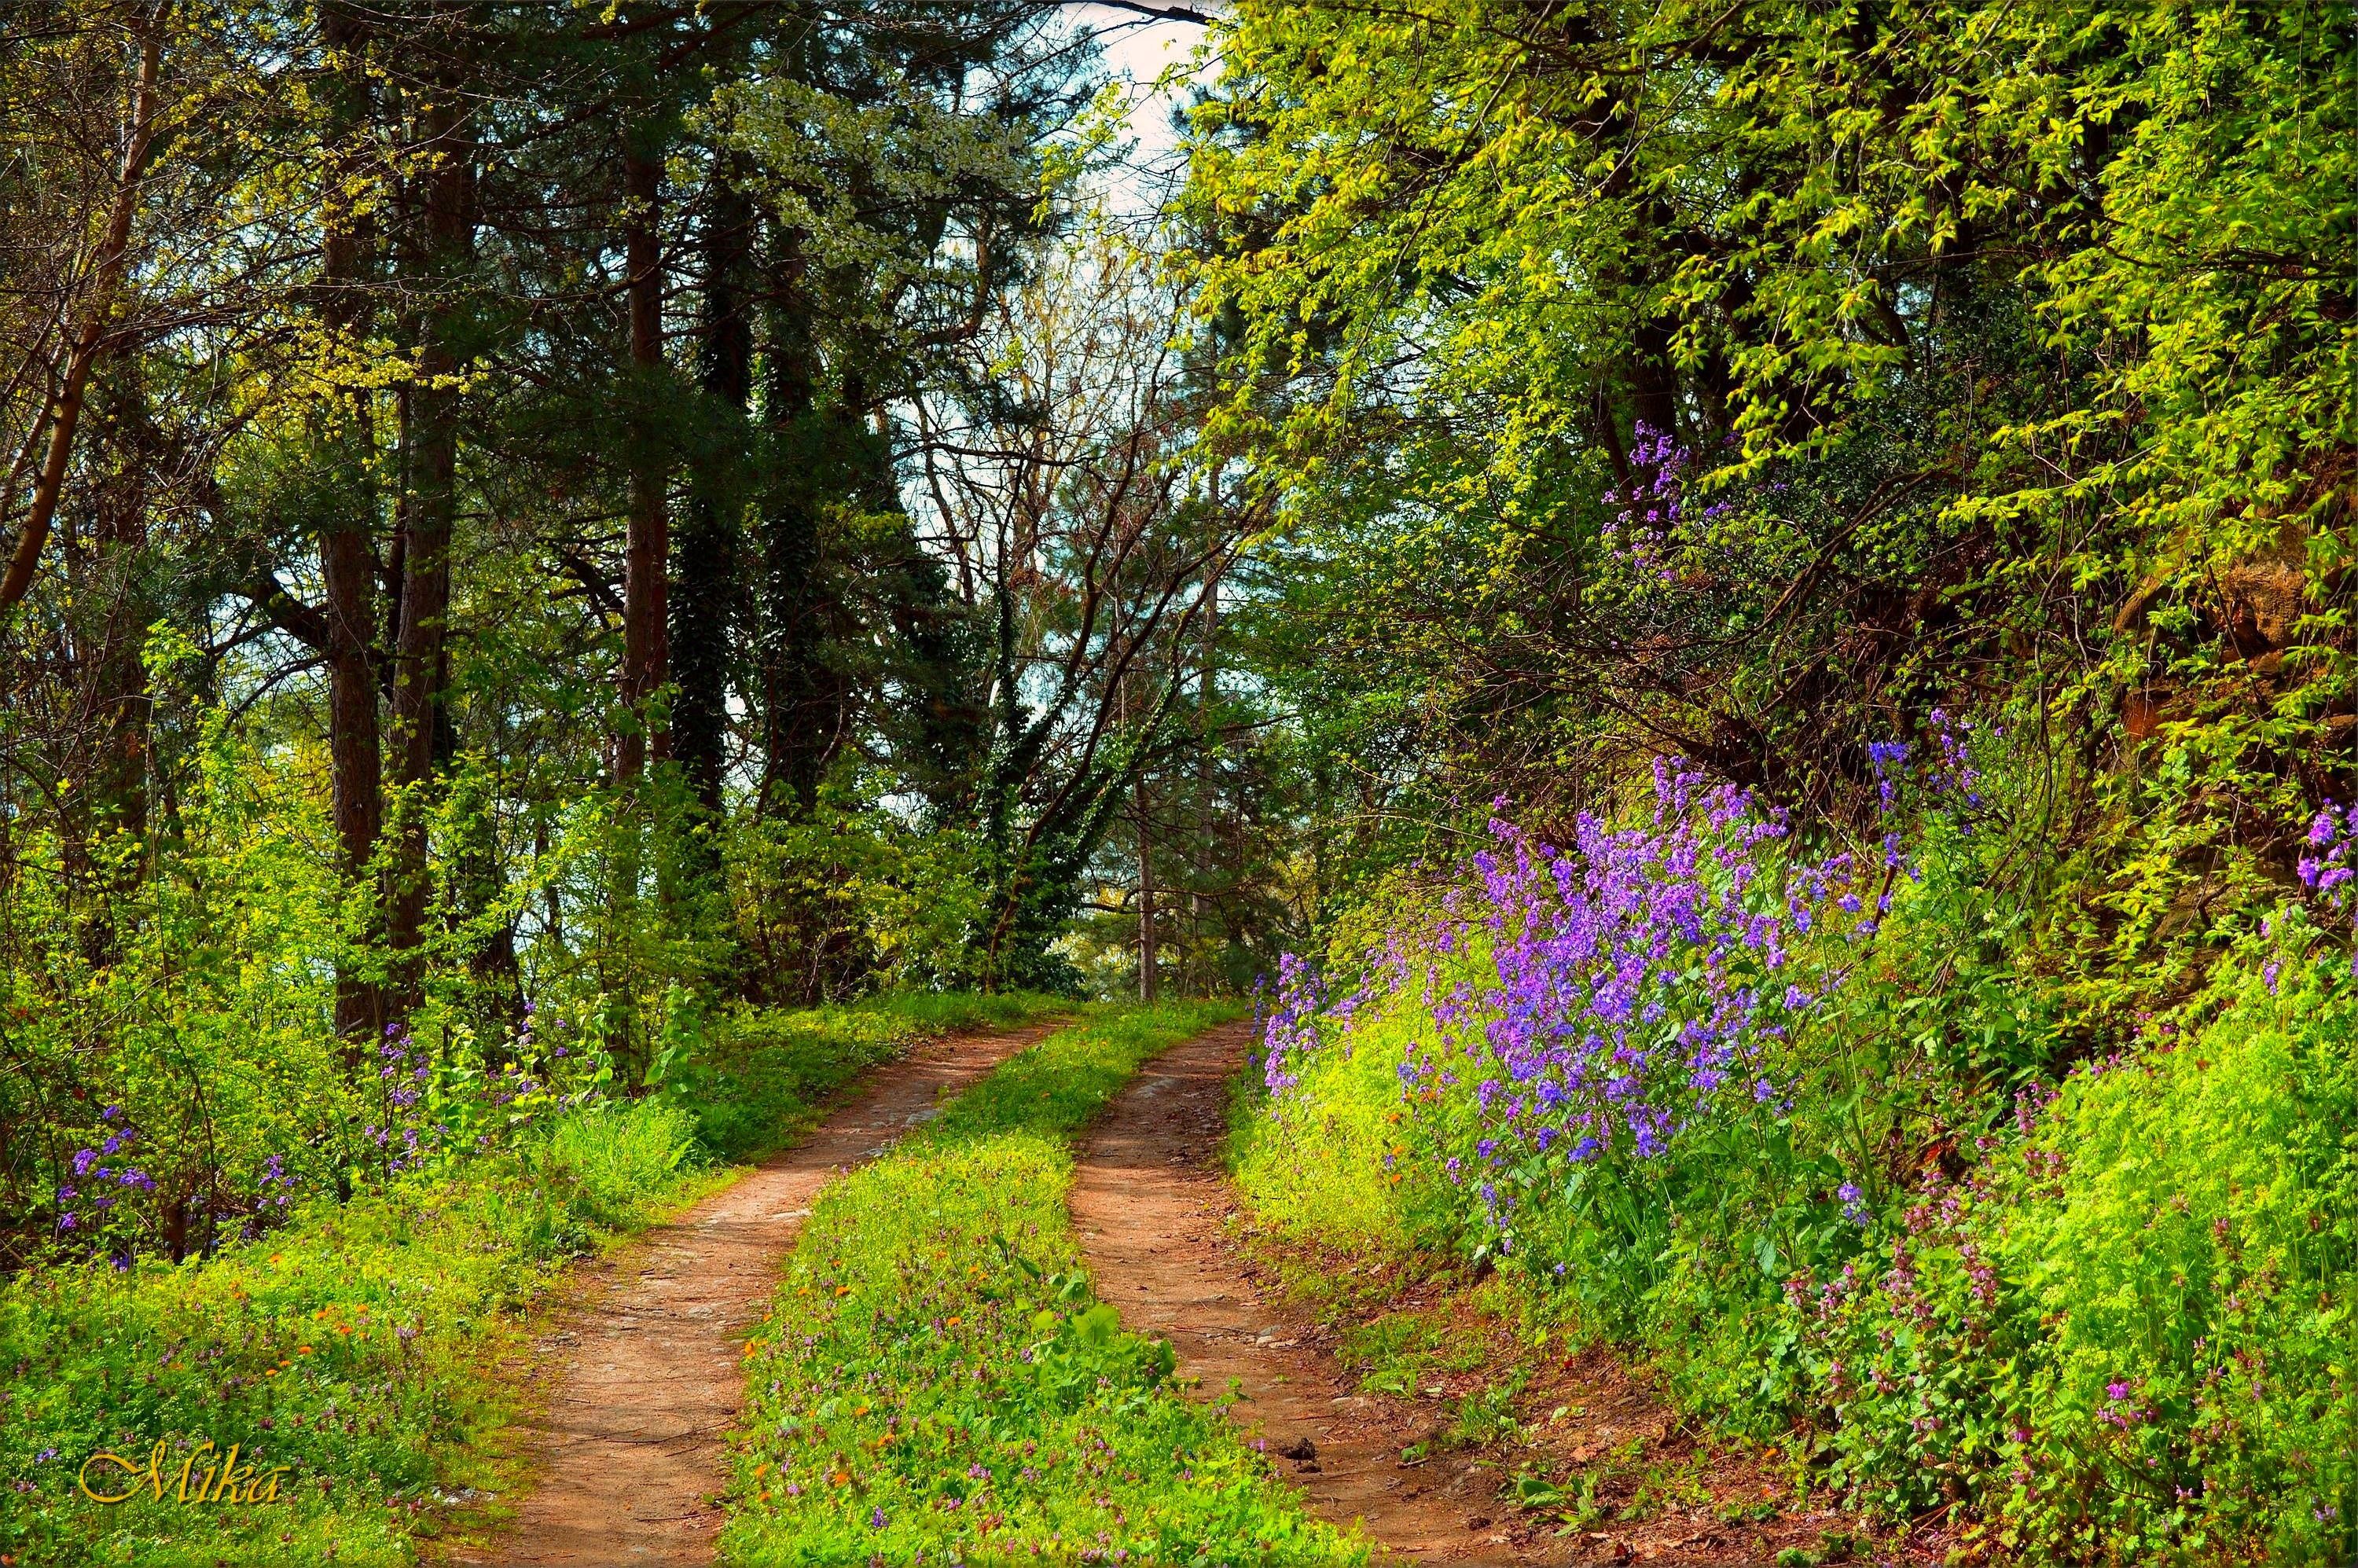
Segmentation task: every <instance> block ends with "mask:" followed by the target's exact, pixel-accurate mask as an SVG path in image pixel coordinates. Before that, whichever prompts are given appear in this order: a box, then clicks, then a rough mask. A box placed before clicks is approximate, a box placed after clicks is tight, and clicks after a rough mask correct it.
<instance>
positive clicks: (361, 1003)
mask: <svg viewBox="0 0 2358 1568" xmlns="http://www.w3.org/2000/svg"><path fill="white" fill-rule="evenodd" d="M320 33H321V39H322V41H323V42H324V43H325V44H326V45H327V46H328V49H329V50H330V53H331V54H333V55H334V56H335V57H336V65H335V68H334V69H335V70H336V71H337V74H338V76H339V78H340V81H338V83H337V89H336V91H337V92H338V94H339V97H338V103H337V107H338V110H339V113H338V115H337V119H338V121H339V125H338V127H337V128H338V130H339V131H340V132H341V146H338V148H337V149H336V154H335V158H334V162H333V164H332V166H331V167H332V168H333V169H334V173H335V176H336V178H332V179H331V180H330V199H329V200H330V209H329V211H328V214H327V246H326V254H325V257H324V263H325V265H324V271H325V274H326V279H325V281H326V289H325V293H324V296H323V297H322V299H321V304H320V312H319V313H320V317H321V319H322V320H323V321H324V323H325V324H326V326H327V329H328V332H329V334H330V337H331V338H343V337H346V336H349V335H350V334H352V332H353V330H354V329H355V327H356V326H357V325H358V323H359V321H360V319H361V316H362V310H363V303H362V294H361V289H362V282H363V269H364V266H365V262H366V257H367V253H368V244H369V239H370V236H369V232H368V228H367V220H366V219H365V218H364V217H362V216H361V215H359V214H357V213H355V212H353V211H352V209H351V205H350V203H349V200H347V198H346V197H345V196H344V194H343V187H344V185H345V183H346V181H348V180H349V179H351V178H352V177H353V176H355V175H356V174H357V173H358V169H357V168H356V164H357V158H356V157H354V156H353V154H352V145H353V143H352V139H353V138H354V137H355V136H356V135H357V134H358V132H359V130H360V128H361V124H362V120H363V118H364V116H365V114H366V112H367V104H368V85H367V81H368V78H367V73H366V70H365V64H364V62H363V61H362V59H360V58H359V57H360V52H361V50H362V49H364V48H365V47H366V43H367V36H366V31H365V27H364V25H363V24H362V22H361V21H360V19H359V17H358V16H357V15H356V13H354V12H353V11H352V9H351V8H349V7H348V6H344V5H330V6H329V7H327V8H326V10H325V11H324V12H323V14H322V16H321V18H320ZM341 413H342V415H343V416H344V417H345V418H346V419H348V420H349V421H350V427H349V428H348V429H344V430H340V431H338V432H337V433H336V434H337V436H338V437H339V438H341V439H342V440H343V441H344V442H345V443H347V444H348V445H352V444H357V445H359V446H360V448H361V454H360V455H361V465H360V468H359V471H358V472H357V473H356V474H355V479H356V480H357V481H360V490H359V493H358V494H357V496H356V497H355V498H354V500H355V504H354V505H353V506H352V509H351V510H350V511H349V512H348V513H347V514H345V515H344V516H342V517H341V518H338V519H336V520H335V521H334V522H333V523H332V524H330V526H328V527H327V528H324V529H323V530H321V534H320V538H319V566H320V576H321V578H322V579H323V582H324V586H325V588H326V590H327V612H326V614H325V616H324V617H323V621H324V622H325V628H324V629H325V631H326V633H327V645H326V648H325V649H324V652H325V653H326V654H327V659H328V758H329V767H330V777H331V782H332V786H333V791H334V801H333V812H334V818H335V828H336V842H337V845H338V847H339V848H340V849H341V854H342V862H343V871H344V874H345V875H346V876H347V877H349V878H352V879H355V880H358V879H361V878H364V877H366V876H367V875H368V874H369V866H370V860H371V859H372V858H373V856H374V855H375V853H376V844H377V836H378V834H379V832H380V831H381V830H382V828H383V826H384V772H383V770H384V759H383V757H382V755H381V753H380V748H379V742H378V734H377V671H376V667H375V665H376V661H375V657H374V652H375V642H376V617H377V606H376V569H377V568H376V549H375V543H374V539H373V534H374V525H375V511H376V499H375V494H374V492H373V487H370V486H367V485H366V483H365V474H366V465H367V463H368V460H369V458H370V456H371V455H372V454H370V453H369V452H368V450H367V449H368V448H369V447H371V446H373V444H374V443H373V439H372V438H371V437H370V435H369V418H370V406H369V394H367V393H365V392H362V393H361V394H359V395H356V396H354V397H353V398H352V400H351V402H350V406H348V407H347V408H346V409H344V410H342V411H341ZM383 1028H384V997H383V995H382V993H381V992H380V991H379V989H378V988H377V987H376V985H375V984H374V983H373V981H372V980H370V979H368V978H367V977H366V976H364V975H360V974H352V973H344V972H341V971H340V972H339V973H338V975H337V977H336V1033H337V1035H338V1036H339V1037H340V1038H341V1039H342V1040H344V1041H345V1042H347V1044H346V1055H347V1057H348V1062H347V1065H357V1063H358V1060H359V1056H358V1052H359V1050H360V1049H361V1047H362V1045H363V1044H366V1043H367V1042H370V1041H373V1040H374V1039H375V1038H376V1036H377V1034H378V1033H379V1032H380V1031H382V1030H383Z"/></svg>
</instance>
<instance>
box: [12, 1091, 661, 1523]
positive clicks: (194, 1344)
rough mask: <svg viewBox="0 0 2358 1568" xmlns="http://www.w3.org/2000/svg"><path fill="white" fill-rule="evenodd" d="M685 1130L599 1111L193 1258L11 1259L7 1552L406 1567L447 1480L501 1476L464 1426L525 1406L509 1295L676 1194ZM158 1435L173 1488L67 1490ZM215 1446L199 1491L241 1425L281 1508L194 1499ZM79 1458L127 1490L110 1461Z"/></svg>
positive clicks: (644, 1107) (654, 1212)
mask: <svg viewBox="0 0 2358 1568" xmlns="http://www.w3.org/2000/svg"><path fill="white" fill-rule="evenodd" d="M688 1147H689V1145H688V1141H687V1121H686V1119H685V1118H684V1117H683V1116H682V1115H681V1114H680V1113H678V1112H677V1111H676V1110H674V1109H672V1108H668V1107H665V1106H663V1105H661V1104H658V1103H643V1104H641V1105H637V1106H633V1107H630V1108H616V1107H611V1106H607V1105H602V1104H592V1105H590V1106H586V1107H583V1108H579V1109H577V1110H570V1111H567V1112H564V1113H562V1114H560V1115H558V1116H557V1118H556V1119H555V1120H554V1121H553V1122H552V1123H551V1124H550V1125H549V1127H548V1128H547V1130H546V1131H545V1132H535V1134H533V1135H532V1136H530V1137H527V1138H525V1139H524V1140H522V1141H518V1142H516V1143H515V1144H514V1145H513V1146H512V1147H509V1148H507V1149H503V1150H502V1151H500V1152H497V1153H495V1154H491V1155H486V1156H482V1157H480V1158H476V1159H471V1160H463V1161H460V1162H454V1163H449V1164H443V1165H438V1166H436V1167H435V1168H433V1169H431V1170H421V1171H418V1172H416V1173H411V1174H407V1175H405V1176H402V1177H399V1178H396V1179H395V1180H394V1181H393V1182H391V1183H388V1184H385V1185H384V1186H383V1187H381V1188H379V1189H377V1190H374V1191H371V1192H368V1193H365V1194H363V1195H360V1196H358V1197H355V1198H354V1199H353V1200H352V1201H351V1202H349V1203H345V1204H338V1203H336V1202H335V1201H334V1200H333V1198H332V1197H325V1198H320V1199H316V1200H312V1201H310V1202H308V1203H306V1204H305V1205H304V1206H302V1207H300V1208H299V1209H297V1210H296V1211H294V1212H293V1214H292V1216H291V1217H290V1219H289V1222H288V1223H287V1226H286V1227H285V1228H284V1229H283V1230H280V1231H276V1232H274V1233H272V1234H271V1235H269V1236H267V1237H265V1238H261V1239H258V1240H253V1241H246V1242H242V1243H236V1244H233V1245H231V1246H229V1247H226V1248H224V1249H222V1251H220V1252H219V1253H218V1254H216V1255H215V1256H213V1257H211V1258H209V1259H205V1260H202V1261H198V1260H190V1261H189V1262H188V1263H186V1264H183V1265H181V1266H179V1267H177V1268H176V1267H174V1266H172V1265H171V1264H170V1263H168V1262H165V1261H159V1260H152V1259H145V1260H138V1261H135V1262H134V1263H132V1264H131V1265H130V1266H129V1267H128V1268H126V1269H124V1270H121V1271H118V1270H116V1269H114V1268H113V1267H110V1266H108V1265H107V1264H105V1263H103V1262H101V1263H91V1264H83V1265H74V1266H61V1267H57V1268H53V1269H47V1270H40V1271H33V1272H30V1273H27V1274H24V1275H22V1276H20V1277H18V1278H17V1279H16V1280H15V1281H11V1282H10V1283H9V1284H8V1286H7V1287H6V1288H5V1292H0V1365H5V1366H6V1367H7V1368H9V1378H8V1386H9V1398H8V1400H7V1401H6V1402H5V1405H0V1454H5V1456H6V1459H5V1463H6V1465H7V1468H8V1470H9V1472H10V1474H11V1475H12V1476H16V1477H19V1478H20V1487H19V1489H17V1490H16V1491H14V1492H11V1493H9V1494H7V1495H6V1496H5V1499H0V1550H5V1551H8V1552H14V1553H16V1554H17V1558H18V1560H19V1561H21V1562H32V1563H56V1564H61V1565H62V1564H71V1563H116V1562H154V1563H191V1562H211V1561H213V1560H214V1559H215V1558H217V1557H218V1558H226V1559H228V1560H230V1561H233V1562H236V1563H256V1564H282V1563H283V1564H287V1565H288V1568H294V1565H297V1564H308V1563H319V1562H322V1561H325V1560H327V1559H328V1558H329V1557H330V1556H331V1555H332V1556H333V1557H334V1559H335V1560H336V1561H339V1562H346V1563H407V1562H410V1561H412V1560H413V1548H412V1545H411V1543H410V1541H409V1540H408V1537H409V1536H410V1534H411V1532H412V1531H413V1530H416V1529H418V1528H420V1527H421V1525H430V1524H431V1523H432V1522H433V1521H434V1519H436V1518H437V1517H438V1514H439V1512H440V1510H441V1506H442V1504H443V1503H444V1502H445V1501H447V1494H448V1493H449V1492H450V1491H453V1490H457V1489H459V1488H461V1487H467V1486H482V1485H486V1484H491V1485H497V1484H498V1483H497V1482H496V1481H494V1480H492V1476H493V1474H494V1472H493V1467H492V1461H491V1459H490V1458H489V1456H488V1455H487V1454H485V1453H484V1452H482V1451H481V1449H479V1448H476V1447H474V1446H472V1444H474V1443H475V1442H476V1441H477V1440H478V1439H480V1438H481V1437H482V1436H484V1435H485V1434H486V1433H487V1432H488V1430H489V1429H490V1428H492V1427H495V1426H497V1425H498V1424H500V1423H501V1422H503V1421H504V1420H506V1419H508V1418H509V1416H510V1415H511V1414H512V1409H511V1406H510V1403H509V1401H510V1400H511V1398H512V1391H511V1390H508V1389H507V1388H506V1387H505V1386H504V1385H503V1384H502V1383H501V1382H499V1381H498V1380H497V1379H496V1378H495V1377H493V1376H492V1369H491V1368H490V1366H489V1361H490V1358H491V1357H492V1353H493V1352H494V1351H495V1350H496V1349H497V1348H498V1347H499V1346H501V1345H503V1343H504V1339H505V1336H508V1335H510V1334H512V1333H513V1332H514V1328H513V1323H514V1318H513V1315H512V1314H514V1312H515V1310H516V1309H518V1308H520V1307H523V1306H525V1304H527V1303H531V1302H533V1301H535V1299H537V1298H538V1297H539V1296H540V1295H541V1293H542V1292H545V1291H546V1288H547V1286H548V1284H549V1283H550V1282H551V1281H552V1280H553V1279H554V1278H555V1276H556V1272H557V1270H558V1269H559V1268H561V1267H562V1266H563V1265H564V1264H565V1263H567V1262H568V1260H570V1259H571V1258H572V1257H573V1256H574V1255H575V1254H577V1253H579V1252H581V1251H584V1250H587V1249H590V1248H591V1247H593V1246H595V1245H597V1244H598V1242H599V1241H600V1239H602V1238H605V1237H608V1236H611V1235H613V1234H616V1233H617V1232H622V1231H628V1230H633V1229H636V1228H638V1227H642V1226H644V1225H645V1224H646V1223H647V1222H648V1221H649V1220H650V1219H652V1218H654V1217H657V1216H658V1215H659V1214H660V1213H661V1212H662V1211H663V1210H664V1209H665V1206H667V1205H669V1204H670V1203H672V1202H674V1201H676V1199H677V1198H678V1196H679V1195H681V1194H682V1193H683V1191H684V1190H685V1183H686V1178H687V1166H688V1164H689V1162H688V1161H687V1151H688ZM159 1442H160V1443H161V1444H163V1445H164V1460H163V1474H164V1477H165V1487H166V1489H165V1497H164V1498H163V1500H161V1501H157V1500H156V1499H155V1498H153V1497H152V1496H151V1495H150V1494H149V1493H147V1492H145V1491H143V1492H142V1493H140V1494H139V1496H138V1497H137V1498H135V1500H133V1501H131V1502H128V1503H125V1504H124V1505H122V1506H120V1507H114V1508H109V1507H102V1506H100V1505H98V1504H95V1503H93V1502H92V1501H91V1500H89V1499H88V1498H84V1497H83V1496H82V1495H81V1492H80V1491H79V1490H78V1489H77V1488H76V1485H75V1476H76V1475H77V1473H78V1471H79V1469H80V1467H81V1465H82V1463H83V1461H84V1460H85V1459H87V1458H88V1457H89V1456H90V1455H91V1454H95V1453H99V1452H102V1451H107V1452H113V1453H115V1454H121V1455H123V1456H124V1457H125V1458H127V1459H130V1460H132V1461H133V1462H134V1463H135V1464H136V1465H138V1466H139V1467H140V1468H141V1469H142V1471H143V1472H144V1470H145V1468H146V1464H147V1460H148V1457H149V1454H150V1452H151V1450H152V1448H153V1447H154V1445H155V1444H157V1443H159ZM206 1442H210V1443H211V1444H213V1445H214V1451H213V1454H211V1456H210V1457H200V1458H199V1460H198V1462H197V1464H196V1466H195V1476H194V1477H193V1478H192V1480H191V1495H193V1493H194V1491H195V1490H196V1489H199V1488H200V1487H201V1485H202V1475H203V1471H204V1470H205V1468H206V1467H207V1466H208V1465H212V1464H215V1463H218V1462H219V1461H220V1460H221V1459H222V1458H223V1457H225V1456H226V1454H227V1451H228V1449H229V1448H230V1446H231V1445H232V1444H237V1445H238V1446H239V1448H240V1450H241V1454H240V1457H239V1460H238V1463H239V1465H240V1466H241V1469H242V1468H243V1466H244V1465H254V1466H255V1467H256V1469H257V1473H258V1474H260V1475H262V1476H267V1475H268V1473H269V1472H270V1471H271V1469H272V1468H273V1467H275V1466H287V1472H286V1473H285V1474H284V1475H283V1476H281V1479H280V1485H279V1487H278V1493H277V1495H278V1497H279V1498H282V1499H284V1502H283V1506H278V1505H268V1504H261V1503H257V1504H255V1505H254V1506H252V1507H231V1506H228V1505H226V1504H223V1505H222V1506H217V1507H201V1506H197V1505H194V1504H190V1503H183V1502H181V1501H180V1500H179V1499H178V1485H179V1469H180V1465H181V1463H182V1461H183V1460H184V1459H185V1458H187V1457H188V1456H189V1454H191V1453H192V1452H194V1449H195V1445H197V1444H203V1443H206ZM90 1476H91V1479H92V1487H93V1488H94V1489H95V1490H98V1491H100V1492H114V1491H119V1490H121V1489H122V1485H121V1483H122V1481H123V1476H122V1474H121V1472H119V1471H117V1470H114V1468H113V1467H111V1466H109V1465H98V1466H97V1467H95V1468H94V1469H92V1471H91V1472H90ZM111 1483H112V1484H111ZM27 1486H28V1487H29V1489H26V1488H27Z"/></svg>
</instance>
